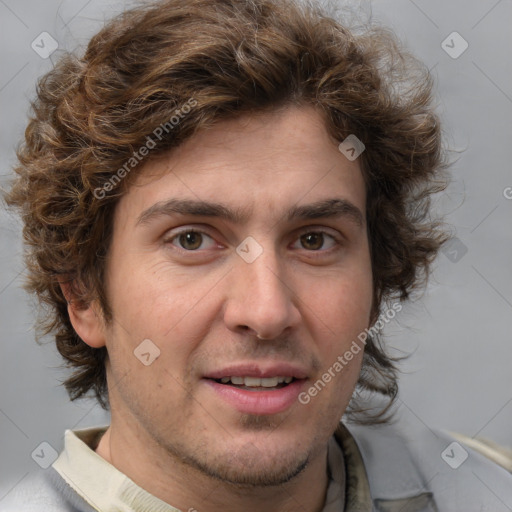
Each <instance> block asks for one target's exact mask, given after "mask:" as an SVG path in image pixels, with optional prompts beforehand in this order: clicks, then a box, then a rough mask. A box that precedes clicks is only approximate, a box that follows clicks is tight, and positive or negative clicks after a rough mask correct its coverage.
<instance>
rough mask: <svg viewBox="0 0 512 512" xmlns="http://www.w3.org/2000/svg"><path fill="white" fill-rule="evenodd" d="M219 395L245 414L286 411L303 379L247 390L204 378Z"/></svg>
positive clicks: (298, 390)
mask: <svg viewBox="0 0 512 512" xmlns="http://www.w3.org/2000/svg"><path fill="white" fill-rule="evenodd" d="M205 380H206V382H207V383H208V384H209V385H210V386H211V387H212V388H213V390H214V391H215V392H216V393H218V394H219V395H220V397H221V398H222V399H223V400H225V401H226V402H228V403H229V404H231V405H232V406H234V407H235V409H237V410H238V411H239V412H242V413H246V414H277V413H280V412H283V411H286V409H288V408H289V407H290V406H291V405H292V404H293V403H295V402H296V401H297V399H298V396H299V393H300V391H301V389H302V387H303V385H304V382H305V380H304V379H301V380H294V381H293V382H291V383H290V384H288V385H287V386H284V387H283V388H279V389H273V390H269V391H248V390H246V389H240V388H236V387H234V386H231V385H229V384H220V383H218V382H216V381H214V380H212V379H205Z"/></svg>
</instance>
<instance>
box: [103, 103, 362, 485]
mask: <svg viewBox="0 0 512 512" xmlns="http://www.w3.org/2000/svg"><path fill="white" fill-rule="evenodd" d="M365 195H366V194H365V186H364V181H363V176H362V173H361V170H360V167H359V164H358V162H357V160H356V161H353V162H351V161H349V160H347V159H346V158H345V156H344V155H343V154H341V153H340V152H339V151H338V149H337V146H336V144H335V143H334V142H333V141H332V140H331V139H330V138H329V137H328V135H327V132H326V129H325V127H324V124H323V121H322V118H321V117H320V115H319V114H318V113H317V111H315V110H314V109H313V108H301V109H299V108H290V109H288V110H286V111H284V112H280V113H273V114H267V115H264V116H256V117H251V118H243V119H240V120H236V121H229V122H222V123H219V124H217V125H216V126H215V127H213V128H212V129H210V130H206V131H202V132H200V133H198V134H197V135H196V136H194V137H193V138H191V139H189V140H188V141H187V142H186V143H185V144H184V145H183V146H181V147H180V148H179V149H177V150H175V151H173V152H171V153H170V154H168V155H167V156H166V157H165V158H162V159H160V160H158V161H152V162H148V163H147V164H146V165H145V167H144V168H143V169H142V170H141V175H140V177H139V178H138V182H137V184H136V185H134V186H132V187H131V188H130V189H129V191H128V192H127V194H126V195H125V196H123V198H122V199H121V200H120V202H119V204H118V207H117V209H116V212H115V216H114V232H113V239H112V245H111V251H110V253H109V260H108V265H107V282H106V285H107V291H108V296H109V299H110V303H111V306H112V310H113V322H112V324H111V325H110V327H109V328H108V329H107V330H106V331H105V341H106V346H107V349H108V352H109V358H110V362H109V365H108V377H109V392H110V401H111V407H112V436H114V435H115V434H116V431H117V433H118V435H122V436H123V437H124V438H125V439H137V440H138V442H140V443H143V444H144V443H145V444H146V445H148V446H149V445H151V446H153V447H158V449H159V450H161V451H162V452H165V454H166V456H167V455H170V456H171V458H175V459H176V460H177V459H178V458H179V460H181V461H184V462H185V463H186V464H187V465H189V466H191V467H193V468H195V469H196V470H197V469H199V470H200V471H201V472H202V473H203V474H205V473H206V474H209V475H212V476H215V477H218V478H221V479H224V480H227V481H231V482H237V483H250V484H271V483H279V482H284V481H286V480H287V479H289V478H290V477H291V476H293V475H295V474H297V473H298V472H300V471H301V469H303V467H304V466H305V464H306V463H307V462H311V461H312V460H314V459H315V458H316V459H318V457H321V456H323V455H325V450H326V444H327V440H328V438H329V437H330V435H332V433H333V431H334V429H335V428H336V425H337V423H338V421H339V420H340V419H341V416H342V414H343V412H344V410H345V408H346V406H347V404H348V402H349V400H350V397H351V395H352V392H353V389H354V386H355V383H356V381H357V378H358V375H359V370H360V366H361V360H362V351H360V352H359V353H358V354H357V355H355V356H354V358H353V359H352V361H350V363H349V364H348V365H346V366H344V367H343V369H342V370H341V371H338V372H335V374H334V375H335V376H334V377H332V379H330V382H328V383H327V384H325V386H318V387H319V388H320V389H321V391H319V392H318V393H317V395H316V396H314V397H311V400H310V401H309V403H307V404H303V403H301V401H299V400H298V397H299V394H300V393H303V392H305V391H307V390H308V389H309V388H310V387H311V386H312V385H313V384H314V383H315V382H316V381H318V380H319V379H321V376H322V374H324V373H325V372H326V371H328V369H329V368H332V366H333V364H334V363H335V362H336V360H337V358H338V356H342V355H343V354H344V353H345V352H346V351H347V350H348V349H349V347H350V345H351V343H352V341H353V340H356V339H357V335H358V334H359V333H360V332H361V331H363V330H364V328H366V327H368V324H369V320H370V311H371V300H372V273H371V263H370V254H369V246H368V240H367V231H366V222H365V217H364V212H365V200H366V199H365ZM207 202H208V203H216V204H218V205H222V210H220V212H221V213H222V212H233V213H235V212H236V213H237V214H238V216H239V217H240V218H234V215H233V216H232V217H233V218H227V217H226V216H222V215H220V216H219V215H218V216H215V215H213V213H214V212H213V211H209V210H208V208H206V207H202V208H200V207H199V206H198V205H199V204H200V203H207ZM192 203H194V204H195V207H194V208H195V212H194V208H192V210H191V207H192V206H193V205H192ZM329 205H331V207H332V206H334V207H336V208H335V209H336V211H337V212H338V214H337V215H334V214H333V213H332V211H331V213H330V214H329V212H327V211H326V210H328V208H326V207H327V206H329ZM180 209H181V212H182V213H176V212H175V210H180ZM187 210H189V213H186V211H187ZM358 211H359V212H360V214H361V219H360V221H361V222H359V221H358V214H357V212H358ZM291 213H295V215H290V214H291ZM301 213H302V214H303V215H301ZM256 334H259V335H260V336H261V337H263V338H265V339H263V340H261V339H258V338H257V336H256ZM143 340H151V342H148V341H146V342H145V345H142V346H141V347H142V348H141V349H138V350H136V349H137V347H138V346H139V345H140V344H141V342H143ZM154 347H158V349H159V351H160V355H159V357H158V358H156V359H155V360H154V361H153V362H151V364H147V363H148V362H150V361H151V360H152V359H153V356H154V355H156V352H155V349H154ZM134 351H135V352H136V353H137V354H138V355H139V357H137V356H136V355H135V354H134ZM141 352H142V353H143V354H144V355H142V356H141ZM148 354H149V355H148ZM141 360H142V361H141ZM143 363H146V364H143ZM331 372H332V369H331ZM229 377H234V378H233V381H231V380H229V379H228V378H229ZM245 377H247V379H244V378H245ZM261 377H263V378H264V380H263V381H258V380H257V379H258V378H261ZM277 377H280V379H276V378H277ZM283 377H284V378H286V380H285V382H281V381H282V380H283V379H282V378H283ZM272 379H274V380H272ZM291 379H293V380H292V381H291V382H289V381H290V380H291ZM226 380H228V382H226ZM223 381H224V382H223ZM276 384H277V385H276ZM265 386H270V387H265ZM302 396H304V395H302ZM303 401H304V400H303ZM116 429H117V430H116Z"/></svg>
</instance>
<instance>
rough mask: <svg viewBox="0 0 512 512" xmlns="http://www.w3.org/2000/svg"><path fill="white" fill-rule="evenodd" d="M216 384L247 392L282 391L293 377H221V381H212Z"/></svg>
mask: <svg viewBox="0 0 512 512" xmlns="http://www.w3.org/2000/svg"><path fill="white" fill-rule="evenodd" d="M213 380H215V382H217V383H218V384H225V385H228V386H233V387H235V388H238V389H246V390H248V391H269V390H273V389H282V388H284V387H286V386H288V384H291V383H292V382H293V381H295V380H297V379H295V377H264V378H260V377H238V376H231V377H222V378H221V379H213Z"/></svg>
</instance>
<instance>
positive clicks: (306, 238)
mask: <svg viewBox="0 0 512 512" xmlns="http://www.w3.org/2000/svg"><path fill="white" fill-rule="evenodd" d="M301 240H302V242H303V243H304V242H306V243H305V245H306V246H307V245H310V247H309V249H313V250H318V249H320V248H321V247H322V245H323V241H324V237H323V235H322V233H308V234H307V235H303V236H302V237H301ZM315 242H316V243H315ZM311 245H313V247H311Z"/></svg>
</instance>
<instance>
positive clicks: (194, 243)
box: [179, 231, 202, 250]
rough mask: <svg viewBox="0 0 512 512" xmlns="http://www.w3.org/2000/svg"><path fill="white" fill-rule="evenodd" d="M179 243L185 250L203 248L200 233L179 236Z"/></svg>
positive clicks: (192, 232) (190, 232) (191, 232)
mask: <svg viewBox="0 0 512 512" xmlns="http://www.w3.org/2000/svg"><path fill="white" fill-rule="evenodd" d="M179 241H180V244H181V245H182V247H184V248H185V249H191V250H193V249H197V248H199V247H200V246H201V242H202V236H201V234H200V233H196V232H194V231H189V232H187V233H182V234H181V235H180V236H179Z"/></svg>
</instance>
